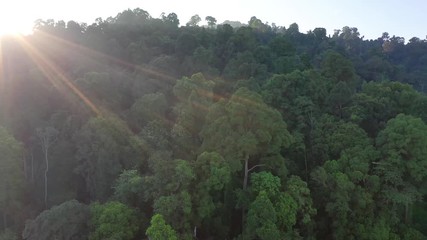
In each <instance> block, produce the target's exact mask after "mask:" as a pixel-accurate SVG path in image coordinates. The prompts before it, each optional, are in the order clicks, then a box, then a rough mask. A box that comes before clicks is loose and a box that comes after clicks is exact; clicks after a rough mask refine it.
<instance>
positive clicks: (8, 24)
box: [0, 4, 33, 36]
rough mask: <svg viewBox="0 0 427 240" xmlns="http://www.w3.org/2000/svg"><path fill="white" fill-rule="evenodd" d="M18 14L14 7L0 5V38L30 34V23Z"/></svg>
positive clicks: (31, 24)
mask: <svg viewBox="0 0 427 240" xmlns="http://www.w3.org/2000/svg"><path fill="white" fill-rule="evenodd" d="M20 13H21V12H19V11H18V12H17V11H16V9H15V8H14V7H12V6H8V4H6V5H4V4H2V6H1V8H0V36H5V35H28V34H30V33H31V32H32V26H33V23H32V21H28V20H29V19H28V18H26V17H25V16H22V15H21V14H20ZM24 13H25V11H24Z"/></svg>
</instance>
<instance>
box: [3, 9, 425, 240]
mask: <svg viewBox="0 0 427 240" xmlns="http://www.w3.org/2000/svg"><path fill="white" fill-rule="evenodd" d="M203 20H205V21H206V25H203V26H202V22H203V21H202V17H201V16H199V15H195V16H193V17H191V19H189V20H188V21H185V20H180V19H179V18H178V16H177V15H176V14H175V13H169V14H162V16H161V17H160V18H155V17H152V16H151V15H150V14H149V13H148V12H147V11H144V10H142V9H139V8H137V9H133V10H130V9H128V10H125V11H123V12H121V13H119V14H117V16H115V17H109V18H107V19H105V20H104V19H101V18H98V19H97V20H96V21H95V22H94V23H90V24H86V23H78V22H75V21H68V22H64V21H61V20H59V21H55V20H38V21H36V23H35V26H34V33H33V34H31V35H28V36H21V37H3V38H2V39H1V48H0V49H1V52H0V53H1V54H2V56H1V61H0V63H1V64H2V66H1V70H2V71H1V72H0V73H1V75H0V80H1V81H0V83H1V84H0V213H1V215H2V218H1V220H0V223H1V228H0V239H25V240H33V239H34V240H36V239H37V240H44V239H46V240H47V239H66V240H67V239H69V240H77V239H90V240H98V239H122V240H133V239H135V240H136V239H147V238H148V239H151V240H164V239H245V240H246V239H265V240H267V239H268V240H274V239H378V240H381V239H408V240H409V239H411V240H412V239H425V238H426V237H427V224H426V223H427V191H426V189H427V125H426V121H427V96H426V95H425V92H426V91H427V40H426V39H425V40H422V39H419V38H415V37H414V38H411V39H409V41H405V39H403V38H402V37H399V36H389V34H388V33H386V32H385V33H384V34H382V36H379V37H378V38H377V39H374V40H365V39H364V37H363V36H361V33H359V32H358V29H357V28H356V27H348V26H345V27H343V28H342V29H339V30H336V31H335V32H334V33H333V34H332V35H330V34H328V33H327V32H326V30H325V29H324V28H316V29H313V30H311V31H308V32H306V33H302V32H300V31H299V28H298V25H297V24H296V23H293V24H291V25H290V26H288V27H285V26H276V25H275V24H268V23H264V22H263V21H262V20H260V19H258V18H256V17H252V18H251V19H249V21H248V22H247V23H240V22H232V21H226V22H225V23H223V24H220V23H218V22H217V20H216V19H215V17H213V16H206V17H205V18H203Z"/></svg>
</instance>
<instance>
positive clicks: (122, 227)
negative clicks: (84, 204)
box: [89, 202, 139, 240]
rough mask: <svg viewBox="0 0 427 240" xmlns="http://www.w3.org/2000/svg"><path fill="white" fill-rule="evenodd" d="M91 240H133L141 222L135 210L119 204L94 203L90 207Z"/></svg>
mask: <svg viewBox="0 0 427 240" xmlns="http://www.w3.org/2000/svg"><path fill="white" fill-rule="evenodd" d="M90 211H91V219H90V229H91V232H90V235H89V240H102V239H122V240H131V239H133V238H134V237H135V235H136V233H137V231H138V229H139V221H138V217H137V214H136V212H135V210H134V209H132V208H129V207H128V206H126V205H124V204H122V203H119V202H107V203H105V204H99V203H93V204H92V205H91V206H90Z"/></svg>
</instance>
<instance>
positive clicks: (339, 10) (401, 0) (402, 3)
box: [0, 0, 427, 40]
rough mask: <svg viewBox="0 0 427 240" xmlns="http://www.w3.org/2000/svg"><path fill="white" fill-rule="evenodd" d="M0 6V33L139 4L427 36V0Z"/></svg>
mask: <svg viewBox="0 0 427 240" xmlns="http://www.w3.org/2000/svg"><path fill="white" fill-rule="evenodd" d="M3 1H4V3H2V4H0V31H3V32H4V31H5V29H7V31H12V30H15V31H16V30H17V29H18V30H19V31H28V29H31V28H32V25H33V22H34V20H36V19H39V18H41V19H49V18H53V19H55V20H65V21H68V20H75V21H77V22H86V23H88V24H90V23H92V22H94V20H95V19H96V18H98V17H102V18H104V19H105V18H107V17H109V16H116V15H117V13H119V12H121V11H123V10H125V9H127V8H130V9H133V8H136V7H139V8H141V9H144V10H146V11H148V12H149V13H150V14H151V16H153V17H159V16H160V14H161V13H162V12H165V13H170V12H175V13H176V14H177V15H178V18H179V19H180V22H181V24H185V23H186V22H187V21H188V20H189V19H190V17H191V16H192V15H194V14H199V15H200V17H202V19H204V18H205V17H206V16H208V15H211V16H213V17H215V18H216V19H217V20H218V23H221V22H223V21H224V20H237V21H241V22H245V23H246V22H247V21H248V20H249V19H250V18H251V17H252V16H256V17H258V18H259V19H261V20H262V21H263V22H269V23H276V25H278V26H285V27H288V26H289V25H290V24H291V23H294V22H296V23H297V24H298V25H299V27H300V31H301V32H306V31H308V30H310V29H314V28H316V27H324V28H326V29H327V30H328V34H332V33H333V30H334V29H341V28H342V27H343V26H350V27H357V28H358V29H359V32H360V33H361V35H362V36H363V35H364V36H365V39H372V38H374V39H375V38H377V37H379V36H381V34H382V33H383V32H389V34H390V35H398V36H402V37H405V39H406V40H409V39H410V38H411V37H413V36H416V37H419V38H421V39H425V38H426V35H427V1H426V0H262V1H261V0H257V1H254V0H234V1H233V0H227V1H226V0H216V1H201V0H199V1H197V0H180V1H172V0H153V1H147V0H111V1H109V0H104V1H100V0H67V1H61V0H7V1H6V0H3Z"/></svg>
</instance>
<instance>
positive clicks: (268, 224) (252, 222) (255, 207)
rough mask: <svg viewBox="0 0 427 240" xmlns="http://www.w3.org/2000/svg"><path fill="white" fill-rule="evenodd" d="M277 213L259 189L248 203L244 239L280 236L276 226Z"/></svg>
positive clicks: (273, 238)
mask: <svg viewBox="0 0 427 240" xmlns="http://www.w3.org/2000/svg"><path fill="white" fill-rule="evenodd" d="M276 221H277V214H276V211H275V210H274V206H273V204H272V203H271V201H270V200H269V198H268V196H267V193H266V192H265V191H261V192H260V193H259V194H258V196H257V198H256V199H255V201H254V202H253V203H252V204H251V205H250V207H249V212H248V218H247V222H248V223H247V227H246V232H245V237H244V238H245V239H246V238H248V239H262V240H267V239H272V240H276V239H277V240H279V239H282V238H281V234H280V231H279V230H278V229H277V227H276Z"/></svg>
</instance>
